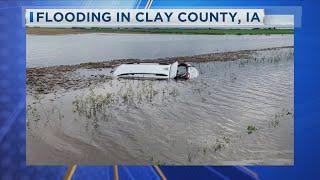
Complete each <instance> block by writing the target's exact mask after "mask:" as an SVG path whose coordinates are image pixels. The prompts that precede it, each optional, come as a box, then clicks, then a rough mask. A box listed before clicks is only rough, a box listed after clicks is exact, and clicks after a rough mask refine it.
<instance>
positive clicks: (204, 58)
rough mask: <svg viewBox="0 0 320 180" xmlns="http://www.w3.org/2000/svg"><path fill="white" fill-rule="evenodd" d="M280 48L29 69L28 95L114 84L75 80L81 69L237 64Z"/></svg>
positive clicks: (101, 78)
mask: <svg viewBox="0 0 320 180" xmlns="http://www.w3.org/2000/svg"><path fill="white" fill-rule="evenodd" d="M281 48H293V47H292V46H288V47H278V48H267V49H259V50H243V51H236V52H224V53H211V54H202V55H194V56H182V57H168V58H159V59H147V60H141V59H119V60H113V61H103V62H89V63H81V64H76V65H61V66H51V67H35V68H27V82H26V83H27V91H28V92H30V93H37V94H48V93H51V92H55V91H57V90H59V89H65V90H68V89H79V88H84V87H88V86H90V85H92V84H98V83H102V82H106V81H108V80H110V79H111V78H112V77H110V75H92V76H90V77H77V76H71V75H70V73H72V72H74V71H76V70H79V69H97V70H99V69H103V68H114V67H116V66H118V65H120V64H123V63H154V62H156V63H173V62H175V61H178V62H209V61H234V60H239V59H249V58H250V56H251V55H252V54H253V53H255V52H257V51H266V50H274V49H281Z"/></svg>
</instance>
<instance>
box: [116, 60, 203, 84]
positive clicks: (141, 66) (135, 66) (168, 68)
mask: <svg viewBox="0 0 320 180" xmlns="http://www.w3.org/2000/svg"><path fill="white" fill-rule="evenodd" d="M113 75H114V76H115V77H119V78H129V79H185V80H187V79H191V78H195V77H197V76H198V75H199V72H198V70H197V69H196V68H195V67H193V66H191V65H190V64H187V63H180V64H179V63H178V62H174V63H172V64H161V63H132V64H122V65H120V66H118V67H117V68H116V69H115V71H114V72H113Z"/></svg>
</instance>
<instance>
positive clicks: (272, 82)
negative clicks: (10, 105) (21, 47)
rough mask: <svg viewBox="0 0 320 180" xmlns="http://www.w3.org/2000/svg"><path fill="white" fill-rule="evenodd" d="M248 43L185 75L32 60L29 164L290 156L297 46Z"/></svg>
mask: <svg viewBox="0 0 320 180" xmlns="http://www.w3.org/2000/svg"><path fill="white" fill-rule="evenodd" d="M244 52H245V53H242V55H241V56H240V55H239V54H238V56H237V58H234V59H232V58H229V60H233V61H228V59H224V60H219V61H214V60H213V61H210V60H208V61H204V60H203V61H201V60H199V61H198V60H197V58H195V57H193V58H192V57H189V58H187V60H186V61H187V62H190V63H191V64H193V65H194V66H195V67H196V68H197V69H198V70H199V72H200V75H199V77H198V78H196V79H191V80H188V81H175V80H170V81H150V80H149V81H148V80H144V81H143V80H125V79H115V78H111V77H110V71H111V68H110V67H112V66H111V65H110V66H106V65H103V66H94V65H93V66H90V63H89V64H86V65H78V66H56V67H49V69H48V68H47V69H46V68H45V69H41V68H38V69H37V68H35V69H28V72H27V75H28V79H29V80H28V81H27V87H28V89H27V162H28V164H66V163H68V164H70V163H77V164H115V163H117V164H151V163H153V164H160V165H163V164H199V165H200V164H214V165H235V164H237V165H240V164H244V165H247V164H264V165H275V164H277V165H290V164H293V156H294V152H293V147H294V141H293V133H294V130H293V125H294V119H293V117H294V110H293V100H294V96H293V95H294V92H293V87H294V86H293V85H294V83H293V77H294V73H293V64H294V60H293V48H292V47H285V48H270V49H264V50H257V51H254V50H252V51H244ZM226 57H231V56H226ZM207 59H208V58H207ZM222 59H223V58H222ZM108 63H110V62H108ZM93 64H94V63H93ZM102 64H103V63H102ZM91 65H92V64H91ZM95 65H97V64H95ZM100 65H101V63H100ZM50 68H51V69H50ZM45 71H46V72H47V73H42V74H44V75H43V76H44V77H42V78H41V76H38V75H39V74H41V72H45ZM50 74H51V75H50ZM55 74H56V75H58V77H55ZM36 77H38V80H37V79H36ZM30 78H31V79H32V78H33V79H32V81H31V80H30ZM52 79H56V80H52ZM61 79H64V80H61ZM46 80H48V82H49V83H52V85H50V84H49V83H46V82H47V81H46ZM56 82H59V83H58V84H57V83H56ZM48 84H49V85H48ZM47 87H49V89H48V88H47ZM39 88H40V89H39ZM41 88H42V90H41Z"/></svg>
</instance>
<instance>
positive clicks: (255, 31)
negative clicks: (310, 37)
mask: <svg viewBox="0 0 320 180" xmlns="http://www.w3.org/2000/svg"><path fill="white" fill-rule="evenodd" d="M88 31H92V32H108V33H152V34H207V35H259V34H261V35H270V34H293V33H294V31H293V29H274V28H266V29H259V28H255V29H143V28H131V29H111V28H91V29H88Z"/></svg>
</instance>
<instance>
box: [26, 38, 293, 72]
mask: <svg viewBox="0 0 320 180" xmlns="http://www.w3.org/2000/svg"><path fill="white" fill-rule="evenodd" d="M281 46H293V36H292V35H241V36H239V35H170V34H169V35H168V34H113V33H90V34H74V35H70V34H68V35H55V36H52V35H48V36H44V35H27V67H39V66H41V67H45V66H53V65H68V64H79V63H84V62H97V61H107V60H114V59H132V58H133V59H135V58H138V59H155V58H162V57H173V56H174V57H175V56H190V55H197V54H207V53H214V52H227V51H237V50H246V49H262V48H270V47H281Z"/></svg>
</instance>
